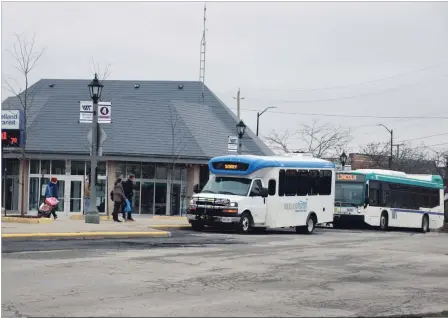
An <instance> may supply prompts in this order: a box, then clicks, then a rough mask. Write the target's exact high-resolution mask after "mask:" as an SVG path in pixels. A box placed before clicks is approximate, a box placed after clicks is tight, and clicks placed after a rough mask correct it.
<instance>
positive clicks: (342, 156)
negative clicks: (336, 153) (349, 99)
mask: <svg viewBox="0 0 448 318" xmlns="http://www.w3.org/2000/svg"><path fill="white" fill-rule="evenodd" d="M339 160H340V161H341V165H342V170H344V167H345V163H346V162H347V155H346V154H345V151H343V152H342V155H341V156H340V157H339Z"/></svg>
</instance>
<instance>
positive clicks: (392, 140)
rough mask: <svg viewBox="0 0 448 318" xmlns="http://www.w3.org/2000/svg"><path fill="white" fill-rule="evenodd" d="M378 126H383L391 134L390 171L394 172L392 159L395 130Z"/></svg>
mask: <svg viewBox="0 0 448 318" xmlns="http://www.w3.org/2000/svg"><path fill="white" fill-rule="evenodd" d="M378 126H382V127H384V128H386V130H387V131H388V132H389V133H390V158H389V169H391V170H392V158H393V155H394V131H393V129H389V128H387V127H386V126H384V125H383V124H379V125H378Z"/></svg>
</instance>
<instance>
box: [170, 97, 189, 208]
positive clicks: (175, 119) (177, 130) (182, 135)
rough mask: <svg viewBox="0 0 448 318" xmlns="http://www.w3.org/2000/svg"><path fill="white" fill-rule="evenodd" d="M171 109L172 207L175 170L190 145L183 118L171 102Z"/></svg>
mask: <svg viewBox="0 0 448 318" xmlns="http://www.w3.org/2000/svg"><path fill="white" fill-rule="evenodd" d="M168 111H169V128H170V135H171V164H170V172H171V173H170V175H171V177H170V181H171V182H170V184H171V208H170V211H171V210H172V207H173V199H174V180H175V171H176V167H177V165H178V161H179V158H180V156H181V155H182V153H183V151H184V150H185V148H186V147H187V145H188V140H187V137H188V134H187V133H186V131H185V130H184V129H182V127H180V125H181V118H180V117H179V114H178V113H177V111H176V109H175V108H174V106H173V104H172V103H170V104H169V106H168Z"/></svg>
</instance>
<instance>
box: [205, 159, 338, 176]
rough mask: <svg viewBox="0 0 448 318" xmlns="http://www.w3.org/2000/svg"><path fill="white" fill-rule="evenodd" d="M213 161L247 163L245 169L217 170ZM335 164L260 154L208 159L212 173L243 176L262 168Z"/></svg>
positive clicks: (304, 167)
mask: <svg viewBox="0 0 448 318" xmlns="http://www.w3.org/2000/svg"><path fill="white" fill-rule="evenodd" d="M215 162H242V163H247V164H248V165H249V167H248V169H247V170H246V171H232V170H218V169H215V168H213V163H215ZM335 167H336V165H335V164H334V163H332V162H330V161H326V160H316V161H313V160H310V161H307V160H306V159H304V160H293V159H292V160H291V159H290V158H288V157H285V160H281V158H279V157H274V158H272V157H268V156H266V157H264V158H263V157H262V156H259V157H257V156H244V155H242V156H241V155H238V156H232V155H230V156H220V157H215V158H212V159H211V160H210V161H209V170H210V172H211V173H213V174H225V175H235V176H243V175H249V174H252V173H254V172H256V171H258V170H261V169H264V168H295V169H334V168H335Z"/></svg>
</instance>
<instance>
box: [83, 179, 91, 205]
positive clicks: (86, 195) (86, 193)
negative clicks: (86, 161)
mask: <svg viewBox="0 0 448 318" xmlns="http://www.w3.org/2000/svg"><path fill="white" fill-rule="evenodd" d="M90 181H91V175H90V173H89V174H88V176H87V180H86V184H85V186H84V210H83V214H86V213H87V211H89V207H90Z"/></svg>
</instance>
